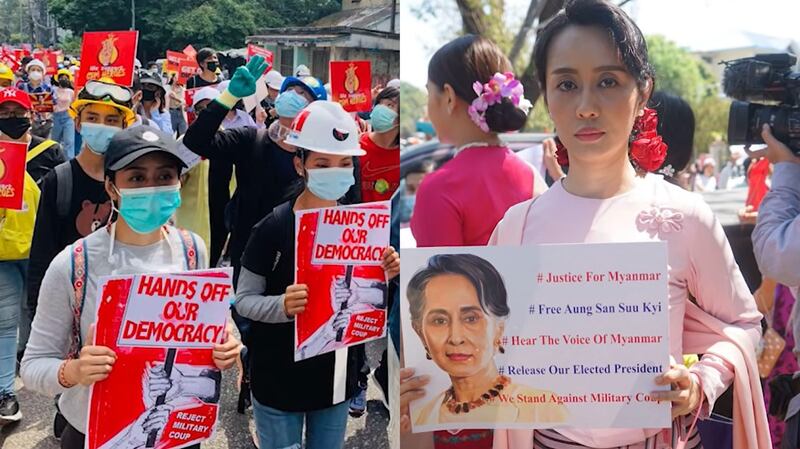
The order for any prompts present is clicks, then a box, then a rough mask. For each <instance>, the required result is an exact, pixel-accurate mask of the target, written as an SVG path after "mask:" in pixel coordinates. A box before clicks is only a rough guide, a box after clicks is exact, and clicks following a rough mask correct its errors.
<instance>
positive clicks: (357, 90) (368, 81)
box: [330, 61, 372, 112]
mask: <svg viewBox="0 0 800 449" xmlns="http://www.w3.org/2000/svg"><path fill="white" fill-rule="evenodd" d="M330 74H331V96H332V97H333V98H332V101H338V102H339V104H341V105H342V107H343V108H344V110H345V111H347V112H361V111H369V110H370V109H371V108H372V70H371V66H370V62H369V61H331V63H330Z"/></svg>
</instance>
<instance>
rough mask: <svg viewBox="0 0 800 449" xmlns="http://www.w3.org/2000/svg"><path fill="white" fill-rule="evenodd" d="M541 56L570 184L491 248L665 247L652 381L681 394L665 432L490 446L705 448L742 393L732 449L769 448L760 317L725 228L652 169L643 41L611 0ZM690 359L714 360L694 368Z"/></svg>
mask: <svg viewBox="0 0 800 449" xmlns="http://www.w3.org/2000/svg"><path fill="white" fill-rule="evenodd" d="M534 58H535V66H536V69H537V76H538V80H539V83H540V85H541V87H542V92H543V93H544V96H545V97H544V98H545V100H546V104H547V107H548V110H549V113H550V116H551V118H552V120H553V122H554V124H555V126H556V129H557V130H558V131H557V134H558V141H559V150H558V153H559V155H558V156H559V161H560V162H561V163H562V165H565V164H568V165H569V174H568V176H567V177H565V178H562V179H561V180H560V181H559V182H556V183H555V184H554V185H553V186H552V187H551V188H550V190H548V191H547V192H545V193H544V194H542V195H541V196H540V197H538V198H536V199H534V200H528V201H525V202H523V203H520V204H518V205H516V206H514V207H512V208H511V209H509V211H508V212H507V213H506V214H505V216H504V218H503V219H502V221H501V222H500V223H499V224H498V226H497V228H496V229H495V231H494V232H493V234H492V236H491V238H490V242H489V244H492V245H535V244H567V243H613V242H646V241H664V242H666V243H667V246H668V258H669V259H668V274H669V282H668V285H669V290H668V301H669V321H670V323H669V325H670V355H671V358H672V359H673V362H672V364H671V365H670V367H669V369H667V370H666V371H665V372H664V373H662V374H661V375H659V376H657V377H656V378H655V379H654V384H657V385H671V386H672V389H671V391H666V392H655V393H653V394H654V396H655V397H658V398H660V399H662V400H665V401H671V402H672V416H673V419H674V421H673V425H672V426H671V428H668V429H642V428H615V429H575V428H558V429H544V430H536V431H535V432H534V431H533V430H508V431H505V430H498V431H495V433H494V444H493V448H494V449H531V448H535V449H539V448H541V449H545V448H553V449H562V448H617V447H628V448H634V449H650V448H656V449H665V448H677V447H686V448H694V447H700V446H701V445H702V442H701V441H700V437H699V435H698V434H697V432H696V428H695V422H696V419H697V418H701V419H703V418H705V417H708V416H709V413H710V411H711V410H712V409H713V406H714V402H715V401H716V399H717V398H718V397H719V396H720V395H721V394H722V393H723V392H724V391H725V390H726V389H727V388H728V387H730V386H731V385H734V386H735V388H734V396H735V400H734V413H733V415H734V416H733V419H734V425H733V428H734V448H735V449H744V448H768V447H771V444H770V440H769V432H768V427H767V421H766V412H765V410H764V404H763V400H762V399H761V386H760V384H759V378H758V370H757V366H756V361H755V353H756V347H757V345H758V342H759V339H760V335H761V327H760V320H761V314H760V313H759V312H758V310H757V308H756V304H755V301H754V299H753V297H752V295H751V294H750V291H749V290H748V287H747V285H746V284H745V281H744V278H743V277H742V274H741V272H740V271H739V268H738V266H737V264H736V262H735V260H734V258H733V253H732V251H731V249H730V246H729V244H728V241H727V239H726V237H725V234H724V232H723V229H722V227H721V225H720V224H719V222H718V221H717V219H716V218H715V217H714V214H713V213H712V211H711V209H710V208H709V206H708V205H707V204H706V203H705V202H704V201H703V200H702V197H700V196H698V195H695V194H692V193H690V192H686V191H684V190H682V189H680V188H679V187H677V186H675V185H673V184H670V183H668V182H666V181H664V179H663V177H661V176H659V175H655V174H652V173H648V172H651V171H654V170H657V169H658V168H659V167H660V166H661V164H662V163H663V162H664V159H665V157H666V148H665V147H666V145H664V144H663V143H662V141H661V137H660V136H658V135H657V134H656V129H657V117H656V115H655V113H654V111H653V110H650V109H647V108H646V105H647V101H648V99H649V97H650V95H651V93H652V92H653V88H654V84H655V74H654V72H653V69H652V66H651V65H650V64H649V62H648V57H647V46H646V43H645V39H644V37H643V35H642V33H641V31H640V30H639V28H638V27H637V26H636V25H635V24H634V23H633V21H632V20H631V19H630V18H629V17H628V16H627V14H626V13H625V12H624V11H623V10H622V9H620V8H619V7H618V6H616V5H614V4H613V3H610V2H608V1H606V0H574V1H570V2H567V5H566V7H565V10H564V11H562V12H560V13H559V14H557V15H556V16H555V17H554V18H553V19H552V20H551V21H550V22H549V23H548V24H547V25H546V26H545V27H544V28H543V29H542V31H541V32H540V34H539V36H538V38H537V40H536V45H535V49H534ZM683 354H703V356H702V357H701V359H700V361H698V362H697V363H695V364H694V365H692V367H691V368H687V367H686V366H684V365H682V364H681V363H679V362H678V361H682V359H683ZM401 379H403V380H405V383H409V382H412V381H414V382H417V383H422V381H421V380H420V379H419V378H414V377H410V376H409V374H408V373H406V375H405V376H403V375H402V374H401ZM403 391H406V392H407V393H408V391H409V388H405V389H404V388H403V387H402V386H401V392H403Z"/></svg>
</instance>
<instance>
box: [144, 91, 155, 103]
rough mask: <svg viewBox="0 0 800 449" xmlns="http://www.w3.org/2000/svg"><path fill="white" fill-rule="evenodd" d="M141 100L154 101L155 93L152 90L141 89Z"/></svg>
mask: <svg viewBox="0 0 800 449" xmlns="http://www.w3.org/2000/svg"><path fill="white" fill-rule="evenodd" d="M142 101H156V93H155V92H153V91H152V90H143V91H142Z"/></svg>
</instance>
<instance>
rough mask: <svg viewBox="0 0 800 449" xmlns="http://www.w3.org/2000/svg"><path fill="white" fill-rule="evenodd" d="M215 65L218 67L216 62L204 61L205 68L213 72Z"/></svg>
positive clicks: (215, 68)
mask: <svg viewBox="0 0 800 449" xmlns="http://www.w3.org/2000/svg"><path fill="white" fill-rule="evenodd" d="M217 67H219V65H218V64H217V63H216V62H207V63H206V68H207V69H208V70H210V71H212V72H213V71H216V70H217Z"/></svg>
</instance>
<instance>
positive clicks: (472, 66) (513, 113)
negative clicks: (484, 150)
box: [428, 34, 528, 133]
mask: <svg viewBox="0 0 800 449" xmlns="http://www.w3.org/2000/svg"><path fill="white" fill-rule="evenodd" d="M511 70H512V67H511V62H509V60H508V58H507V57H506V56H505V55H504V54H503V51H502V50H500V48H499V47H498V46H497V45H495V44H494V42H492V41H490V40H488V39H486V38H484V37H481V36H475V35H472V34H468V35H466V36H461V37H459V38H457V39H454V40H452V41H450V42H449V43H447V44H445V45H444V46H443V47H442V48H440V49H439V50H437V51H436V53H434V55H433V57H432V58H431V62H430V63H429V64H428V80H429V81H430V82H431V83H433V84H434V85H435V86H436V87H438V88H439V89H440V90H441V89H443V88H444V86H445V84H447V85H449V86H450V87H452V88H453V90H454V91H455V93H456V95H457V96H458V98H460V99H462V100H464V101H466V102H467V103H472V100H474V99H476V98H477V97H478V94H476V93H475V91H474V90H472V85H473V84H474V83H475V81H479V82H480V83H481V84H485V83H488V82H489V80H490V79H491V78H492V76H494V74H495V73H498V72H499V73H506V72H510V71H511ZM527 120H528V115H527V114H526V113H525V112H524V111H523V110H522V109H520V108H518V107H516V106H514V103H512V102H511V100H510V99H508V98H503V100H502V102H500V103H498V104H494V105H492V106H489V108H488V109H487V110H486V124H487V125H489V130H490V131H492V132H495V133H502V132H508V131H519V130H520V129H522V127H523V126H525V122H526V121H527Z"/></svg>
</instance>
